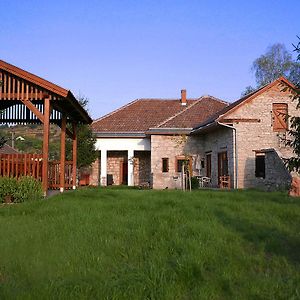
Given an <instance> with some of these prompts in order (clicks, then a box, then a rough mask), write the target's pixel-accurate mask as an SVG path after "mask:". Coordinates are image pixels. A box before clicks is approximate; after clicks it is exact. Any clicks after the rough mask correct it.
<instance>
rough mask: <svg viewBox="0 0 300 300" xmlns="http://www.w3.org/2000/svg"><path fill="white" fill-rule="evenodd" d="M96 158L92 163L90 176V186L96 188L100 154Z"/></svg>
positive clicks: (98, 177)
mask: <svg viewBox="0 0 300 300" xmlns="http://www.w3.org/2000/svg"><path fill="white" fill-rule="evenodd" d="M98 155H99V156H98V158H97V159H96V160H95V161H94V162H93V163H92V166H91V174H90V185H92V186H98V185H99V180H100V154H98Z"/></svg>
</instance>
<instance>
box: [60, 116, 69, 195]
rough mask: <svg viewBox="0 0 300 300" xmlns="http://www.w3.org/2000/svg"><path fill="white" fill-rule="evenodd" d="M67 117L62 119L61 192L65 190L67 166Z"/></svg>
mask: <svg viewBox="0 0 300 300" xmlns="http://www.w3.org/2000/svg"><path fill="white" fill-rule="evenodd" d="M66 125H67V118H66V115H63V116H62V119H61V132H60V174H59V175H60V192H61V193H62V192H63V191H64V190H65V166H66Z"/></svg>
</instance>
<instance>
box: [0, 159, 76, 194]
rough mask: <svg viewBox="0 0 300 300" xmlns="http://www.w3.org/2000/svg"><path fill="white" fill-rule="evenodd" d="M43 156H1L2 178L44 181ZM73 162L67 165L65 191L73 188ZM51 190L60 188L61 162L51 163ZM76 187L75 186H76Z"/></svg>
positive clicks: (49, 176) (0, 169) (0, 168)
mask: <svg viewBox="0 0 300 300" xmlns="http://www.w3.org/2000/svg"><path fill="white" fill-rule="evenodd" d="M42 158H43V155H42V154H0V176H10V177H16V178H19V177H20V176H32V177H34V178H36V179H38V180H39V181H42V166H43V159H42ZM72 170H73V164H72V161H66V165H65V189H70V188H72V186H73V176H72ZM48 180H49V188H50V189H59V188H60V161H49V172H48ZM74 185H75V184H74Z"/></svg>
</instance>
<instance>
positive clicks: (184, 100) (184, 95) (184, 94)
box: [181, 90, 186, 106]
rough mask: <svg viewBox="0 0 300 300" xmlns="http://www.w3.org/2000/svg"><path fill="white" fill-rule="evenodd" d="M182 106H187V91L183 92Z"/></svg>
mask: <svg viewBox="0 0 300 300" xmlns="http://www.w3.org/2000/svg"><path fill="white" fill-rule="evenodd" d="M181 105H183V106H185V105H186V90H181Z"/></svg>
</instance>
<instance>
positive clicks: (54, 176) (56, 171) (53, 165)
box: [48, 160, 75, 189]
mask: <svg viewBox="0 0 300 300" xmlns="http://www.w3.org/2000/svg"><path fill="white" fill-rule="evenodd" d="M72 170H73V162H72V161H66V162H65V189H71V188H72V187H73V176H72ZM48 178H49V187H50V188H52V189H59V188H60V161H59V160H54V161H49V176H48ZM74 185H75V184H74Z"/></svg>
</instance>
